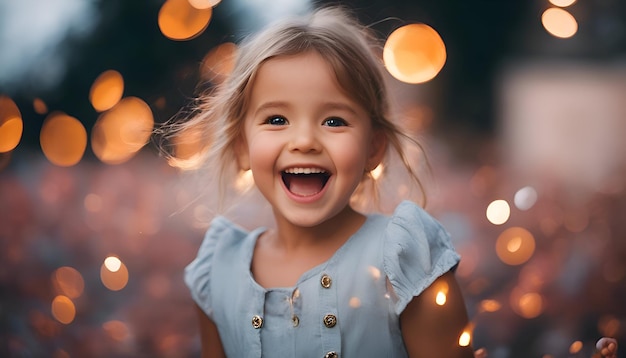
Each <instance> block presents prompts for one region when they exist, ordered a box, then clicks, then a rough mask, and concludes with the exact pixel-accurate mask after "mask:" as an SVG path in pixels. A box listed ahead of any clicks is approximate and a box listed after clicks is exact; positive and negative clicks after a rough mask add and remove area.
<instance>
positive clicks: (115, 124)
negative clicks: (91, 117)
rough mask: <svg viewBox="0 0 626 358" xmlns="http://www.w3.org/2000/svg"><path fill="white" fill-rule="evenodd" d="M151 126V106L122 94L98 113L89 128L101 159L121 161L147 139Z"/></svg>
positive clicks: (133, 153)
mask: <svg viewBox="0 0 626 358" xmlns="http://www.w3.org/2000/svg"><path fill="white" fill-rule="evenodd" d="M153 127H154V117H153V115H152V110H151V109H150V106H148V105H147V104H146V103H145V102H144V101H142V100H141V99H139V98H137V97H127V98H124V99H122V100H121V101H120V102H119V103H118V104H117V105H115V107H113V108H111V109H110V110H109V111H106V112H104V113H102V114H101V115H100V117H98V119H97V121H96V123H95V125H94V127H93V130H92V132H91V146H92V150H93V152H94V154H95V155H96V156H97V157H98V159H100V160H101V161H102V162H104V163H107V164H120V163H123V162H125V161H127V160H129V159H130V158H131V157H133V156H134V155H135V153H136V152H137V151H139V150H140V149H141V148H142V147H143V146H144V145H145V144H146V143H148V140H149V139H150V135H151V133H152V129H153Z"/></svg>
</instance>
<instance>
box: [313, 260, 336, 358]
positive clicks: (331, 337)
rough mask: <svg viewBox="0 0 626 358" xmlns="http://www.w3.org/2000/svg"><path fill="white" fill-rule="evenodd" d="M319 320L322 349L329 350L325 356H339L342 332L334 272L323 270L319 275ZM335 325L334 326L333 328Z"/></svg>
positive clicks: (329, 357)
mask: <svg viewBox="0 0 626 358" xmlns="http://www.w3.org/2000/svg"><path fill="white" fill-rule="evenodd" d="M319 283H320V288H319V291H318V292H319V298H320V300H319V302H320V305H319V311H318V314H319V316H318V317H319V320H320V321H321V322H320V321H318V322H320V324H322V332H321V333H322V336H321V339H322V349H323V352H327V353H326V354H325V355H324V356H323V357H328V358H337V357H339V353H340V349H341V332H340V330H339V328H340V326H339V321H338V319H337V313H336V312H337V282H336V281H335V280H333V275H332V273H329V272H323V273H322V274H321V276H319ZM333 327H334V328H333Z"/></svg>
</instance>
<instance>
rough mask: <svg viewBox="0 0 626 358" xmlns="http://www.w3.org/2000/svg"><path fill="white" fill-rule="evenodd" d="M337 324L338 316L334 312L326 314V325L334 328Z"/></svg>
mask: <svg viewBox="0 0 626 358" xmlns="http://www.w3.org/2000/svg"><path fill="white" fill-rule="evenodd" d="M336 324H337V317H336V316H335V315H334V314H327V315H326V316H324V325H325V326H326V327H328V328H333V327H335V325H336Z"/></svg>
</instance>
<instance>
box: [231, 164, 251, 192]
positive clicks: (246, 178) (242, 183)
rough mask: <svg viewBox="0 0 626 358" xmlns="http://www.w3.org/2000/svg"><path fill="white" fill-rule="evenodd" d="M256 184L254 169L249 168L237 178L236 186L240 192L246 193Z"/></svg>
mask: <svg viewBox="0 0 626 358" xmlns="http://www.w3.org/2000/svg"><path fill="white" fill-rule="evenodd" d="M253 186H254V176H253V175H252V170H250V169H248V170H246V171H244V172H242V173H241V174H239V176H238V177H237V179H236V180H235V188H236V189H237V190H238V191H239V192H240V193H244V192H246V191H248V190H250V189H251V188H252V187H253Z"/></svg>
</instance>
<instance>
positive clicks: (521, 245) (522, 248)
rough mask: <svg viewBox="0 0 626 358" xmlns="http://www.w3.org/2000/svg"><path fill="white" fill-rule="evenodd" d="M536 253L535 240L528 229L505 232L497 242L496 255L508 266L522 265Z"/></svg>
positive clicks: (516, 228)
mask: <svg viewBox="0 0 626 358" xmlns="http://www.w3.org/2000/svg"><path fill="white" fill-rule="evenodd" d="M534 252H535V238H534V237H533V235H532V234H531V233H530V232H529V231H528V230H526V229H524V228H521V227H512V228H508V229H506V230H504V231H503V232H502V233H501V234H500V236H498V239H497V240H496V254H497V255H498V258H499V259H500V260H501V261H502V262H504V263H505V264H508V265H513V266H514V265H520V264H523V263H524V262H526V261H528V259H530V257H531V256H532V255H533V254H534Z"/></svg>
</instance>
